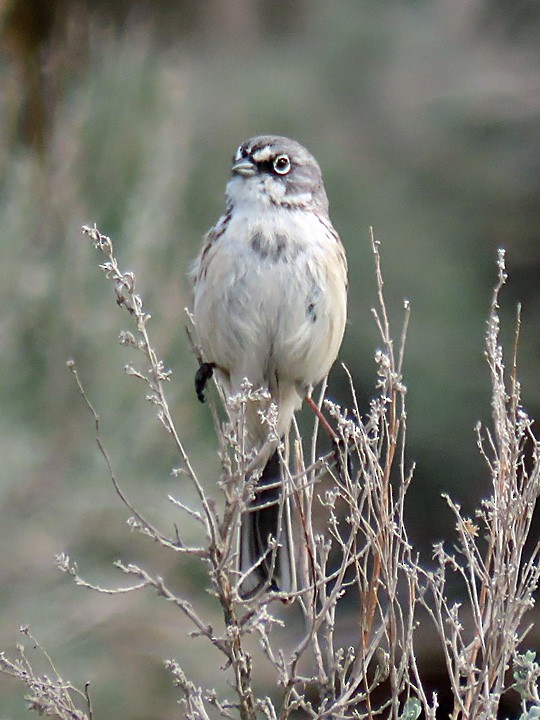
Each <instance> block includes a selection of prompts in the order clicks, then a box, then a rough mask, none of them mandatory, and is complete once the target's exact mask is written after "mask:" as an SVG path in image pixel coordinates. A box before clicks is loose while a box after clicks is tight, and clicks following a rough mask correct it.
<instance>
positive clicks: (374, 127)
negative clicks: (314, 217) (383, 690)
mask: <svg viewBox="0 0 540 720" xmlns="http://www.w3.org/2000/svg"><path fill="white" fill-rule="evenodd" d="M0 23H1V25H0V42H1V48H2V56H1V59H0V78H1V87H0V93H1V94H0V99H1V104H0V114H1V115H0V122H1V127H2V132H1V134H0V173H1V178H0V246H1V253H2V255H1V257H2V262H1V263H0V306H1V308H2V310H1V315H0V368H1V370H0V372H1V376H2V382H1V384H0V402H1V407H2V412H1V414H0V428H1V430H0V453H1V467H2V472H1V476H0V542H1V546H2V548H3V550H2V552H1V553H0V649H6V650H8V651H9V650H11V649H13V648H14V646H15V643H17V642H18V641H19V638H18V635H17V630H18V627H19V626H20V625H22V624H29V625H30V626H31V629H32V631H33V632H34V633H35V634H36V636H37V637H38V638H39V639H40V641H41V642H42V643H43V644H44V645H45V646H46V648H47V649H48V651H49V652H50V653H51V654H52V656H53V657H54V658H55V660H56V662H57V665H58V668H59V670H60V671H61V672H62V673H64V675H65V676H66V677H68V678H69V679H70V680H71V681H72V682H74V683H76V684H78V685H79V686H83V685H84V683H85V682H86V681H90V683H91V694H92V697H93V699H94V712H95V717H96V718H100V720H111V719H112V718H118V717H129V718H131V719H132V720H143V719H145V718H150V717H151V718H155V719H156V720H157V719H159V720H169V719H171V720H172V718H178V717H181V711H180V710H179V708H178V707H176V705H175V702H176V700H177V699H178V694H177V691H176V690H175V689H174V688H172V687H171V680H170V677H169V675H168V673H166V672H165V670H164V669H163V664H162V660H163V658H166V657H176V658H177V659H179V660H180V661H181V663H182V664H183V666H184V669H185V670H186V672H187V674H188V675H189V676H191V677H192V678H193V679H195V681H196V682H197V683H199V684H207V685H210V686H216V687H218V688H222V687H224V685H225V677H222V674H220V673H219V671H218V670H217V667H218V664H219V663H221V658H220V657H218V656H217V654H216V656H215V657H213V656H212V653H213V650H211V649H208V648H207V646H206V645H205V644H204V643H203V641H202V640H200V639H199V640H197V639H195V640H193V639H190V638H188V637H187V632H188V631H189V630H190V629H191V628H190V627H189V626H188V625H187V624H186V623H185V621H184V619H183V618H182V617H180V616H179V614H178V613H177V612H175V611H174V610H173V608H171V607H169V606H167V605H166V604H165V603H164V602H162V601H160V600H159V599H157V598H155V597H153V596H152V595H151V594H150V593H142V594H138V595H137V594H135V595H133V594H132V595H128V596H121V597H105V596H97V595H95V594H92V593H89V592H88V591H85V590H83V589H81V588H77V587H76V586H75V585H74V583H73V582H71V581H70V579H69V578H67V577H66V576H64V575H62V574H61V573H59V571H57V570H56V569H55V567H54V557H55V555H56V554H57V553H59V552H62V551H65V552H67V553H68V554H69V555H70V556H72V557H73V558H74V559H75V560H77V562H78V563H79V567H80V570H81V573H82V574H83V575H84V576H85V577H87V578H88V579H89V580H91V581H92V582H96V583H101V584H103V585H108V586H114V585H116V584H122V582H123V580H124V579H123V578H122V577H120V576H119V574H118V573H117V572H115V571H114V570H113V569H112V567H111V563H112V562H113V561H114V560H116V559H118V558H120V559H122V560H124V561H126V562H129V561H135V562H139V563H141V564H145V566H146V567H148V569H149V570H152V571H154V572H155V573H159V574H162V575H164V576H165V577H166V578H167V579H168V580H169V582H170V583H171V585H172V586H173V587H175V588H177V589H181V590H182V592H183V593H185V595H186V596H187V597H189V598H191V599H193V598H196V597H197V596H198V595H199V597H200V592H201V590H200V589H201V587H202V586H203V583H204V568H203V567H201V566H200V565H199V564H197V563H194V562H193V563H187V564H182V565H181V563H180V562H179V559H178V558H177V557H176V556H174V555H172V554H171V556H168V555H166V554H165V553H164V552H163V551H162V550H160V549H159V548H157V547H156V546H154V545H153V544H151V543H149V542H148V541H147V540H145V539H144V538H142V537H140V536H138V535H137V534H132V533H130V532H129V531H128V529H127V527H126V525H125V520H126V518H127V517H128V515H129V513H128V512H127V511H126V510H125V508H123V507H122V506H121V504H120V502H119V500H118V498H117V497H116V496H115V494H114V492H113V488H112V486H111V483H110V481H109V479H108V475H107V472H106V468H105V466H104V463H103V460H102V458H101V457H100V456H99V453H98V451H97V449H96V446H95V443H94V427H93V421H92V418H91V416H90V414H89V413H88V410H87V409H86V408H85V407H84V404H83V402H82V401H81V398H80V396H79V394H78V392H77V389H76V386H75V383H74V381H73V378H72V376H71V374H70V373H69V371H68V370H67V369H66V360H68V359H69V358H73V359H74V360H75V362H76V364H77V367H78V370H79V373H80V376H81V379H82V381H83V383H84V385H85V388H86V391H87V393H88V396H89V398H90V399H91V401H92V402H93V404H94V406H95V407H96V409H97V411H98V412H99V414H100V416H101V421H102V432H103V436H104V437H105V438H106V444H107V447H108V450H109V452H110V455H111V458H112V461H113V464H114V468H115V471H116V473H117V475H118V478H119V481H120V482H121V484H122V487H123V488H124V490H125V492H126V494H127V495H128V497H129V498H130V499H131V501H132V502H133V504H134V505H135V506H136V507H137V508H139V509H141V510H142V511H143V512H144V514H145V515H146V516H147V517H148V519H149V520H151V521H152V522H155V523H156V525H158V526H159V527H161V528H162V529H164V530H165V531H170V529H171V527H172V524H173V523H174V522H183V521H184V520H183V518H179V517H178V515H177V514H176V513H175V511H174V509H173V508H172V507H171V506H170V504H169V503H168V502H167V495H168V494H169V493H172V494H174V495H177V496H179V497H182V498H183V499H185V496H186V490H185V488H184V487H183V484H182V480H178V479H174V478H172V477H171V474H170V473H171V468H172V467H174V466H175V465H176V464H177V459H176V457H175V455H174V452H173V448H172V445H171V443H170V442H169V438H168V437H167V435H166V433H165V432H164V431H163V430H162V428H161V427H160V426H159V424H158V423H157V422H156V420H155V412H154V409H153V408H152V407H151V406H150V405H149V404H148V403H147V402H146V401H145V400H144V395H145V388H143V387H142V385H141V384H140V383H138V382H137V381H136V380H134V379H132V378H128V377H126V376H125V374H124V372H123V367H124V365H125V364H126V363H128V362H133V363H135V364H136V363H137V362H139V358H138V357H136V356H135V355H134V354H133V351H130V350H129V349H128V348H123V347H121V346H120V345H119V344H118V342H117V337H118V333H119V332H120V331H121V330H123V329H129V318H128V317H127V315H126V314H125V313H122V312H121V311H120V310H119V309H118V308H117V307H116V304H115V302H114V297H113V292H112V288H111V287H110V284H109V283H107V282H106V280H105V278H104V276H103V274H102V273H101V272H100V271H99V269H98V267H97V266H98V263H99V262H101V258H100V257H98V255H97V253H96V251H95V250H93V249H92V248H91V247H90V244H89V242H88V241H87V239H85V238H83V237H82V234H81V231H80V227H81V225H83V224H85V223H89V224H91V223H93V222H96V223H97V225H98V227H99V228H100V230H101V231H102V232H104V233H106V234H108V235H110V236H111V237H112V238H113V240H114V241H115V245H116V250H117V253H118V256H119V259H120V262H121V265H122V267H123V268H126V269H131V270H133V271H135V272H136V274H137V278H138V287H139V290H140V292H141V293H142V295H143V297H144V298H145V301H146V307H147V310H148V312H150V313H151V314H152V316H153V319H152V323H151V326H150V330H151V332H152V337H153V340H154V343H155V346H156V348H157V350H158V353H159V354H160V356H161V357H162V358H163V359H164V361H165V363H166V365H167V366H168V367H170V368H171V369H172V371H173V378H172V383H171V386H170V398H171V404H172V406H173V408H174V411H175V413H176V416H177V418H179V426H180V428H181V432H182V437H183V440H184V442H185V444H186V447H187V449H188V450H189V452H190V453H191V456H192V459H193V462H194V464H195V467H196V468H197V470H198V472H199V473H200V475H201V477H202V478H204V479H205V481H206V482H208V484H209V486H210V485H211V483H212V482H214V480H215V478H216V477H217V474H218V464H217V459H216V458H215V457H214V454H213V451H214V448H215V439H214V436H213V433H212V428H211V423H210V418H209V412H208V408H207V407H203V406H201V405H199V404H198V402H197V400H196V397H195V393H194V391H193V375H194V372H195V369H196V363H195V360H194V358H193V357H192V356H191V355H190V353H189V350H188V347H187V343H186V338H185V333H184V329H183V328H184V325H185V324H186V316H185V313H184V310H183V308H184V307H185V306H187V305H189V304H190V300H191V295H190V282H189V279H188V275H187V274H188V270H189V266H190V263H191V261H192V259H193V258H194V257H195V255H196V253H197V251H198V248H199V244H200V238H201V236H202V234H203V233H204V232H205V230H206V229H207V228H208V227H209V226H210V225H212V224H213V223H214V222H215V220H216V219H217V217H218V215H219V214H220V212H221V210H222V208H223V205H224V187H225V183H226V181H227V179H228V176H229V164H230V158H231V156H232V154H233V152H234V150H235V148H236V147H237V146H238V145H239V143H240V142H241V141H243V140H244V139H246V138H247V137H249V136H251V135H254V134H259V133H272V134H284V135H289V136H291V137H293V138H295V139H297V140H299V141H300V142H301V143H303V144H305V145H306V146H307V147H308V148H309V149H310V150H311V151H312V152H313V154H314V155H315V156H316V157H317V159H318V160H319V162H320V165H321V166H322V168H323V173H324V178H325V184H326V188H327V192H328V195H329V198H330V206H331V216H332V219H333V222H334V225H335V226H336V228H337V229H338V231H339V232H340V234H341V237H342V239H343V242H344V244H345V247H346V251H347V255H348V259H349V268H350V311H349V312H350V323H349V326H348V328H347V333H346V337H345V342H344V344H343V349H342V353H341V360H342V361H343V362H345V363H346V364H347V366H348V367H349V369H350V371H351V373H352V375H353V378H354V381H355V384H356V388H357V392H358V395H359V399H360V403H361V406H362V408H367V406H368V404H369V400H370V398H371V397H372V396H373V394H374V392H375V390H374V388H375V382H376V366H375V363H374V360H373V356H374V353H375V350H376V349H377V347H378V343H379V338H378V336H377V331H376V327H375V323H374V321H373V318H372V315H371V312H370V308H371V307H372V306H374V304H375V303H376V294H375V276H374V270H373V267H374V264H373V258H372V252H371V247H370V240H369V228H370V226H373V227H374V230H375V236H376V238H377V239H378V240H379V241H380V242H381V244H382V257H383V270H384V277H385V291H386V297H387V303H388V308H389V311H390V316H391V320H392V323H393V328H394V330H393V332H394V337H395V338H396V340H397V339H398V338H399V334H400V331H401V322H402V319H403V311H402V305H403V299H404V298H407V299H408V300H409V301H410V303H411V306H412V316H411V322H410V328H409V333H408V343H407V351H406V356H405V358H406V359H405V382H406V384H407V386H408V389H409V391H408V427H409V450H408V458H409V461H410V462H412V461H415V462H416V463H417V471H416V481H415V483H414V484H413V487H412V489H411V491H410V495H409V505H408V509H407V515H408V518H409V521H410V522H409V530H410V536H411V539H412V540H413V541H414V543H415V544H416V546H417V547H418V548H419V549H420V550H421V552H422V553H423V556H424V558H425V561H426V563H429V562H430V559H431V553H430V547H431V543H432V542H434V541H437V540H440V539H443V538H445V537H446V538H449V539H450V538H451V533H452V525H453V523H452V519H451V516H450V512H449V511H448V510H447V509H446V506H445V504H444V502H443V501H442V500H441V498H440V494H441V492H448V493H449V494H450V495H451V496H452V497H453V498H455V499H456V500H457V501H459V502H460V503H461V504H462V506H463V508H464V511H465V513H466V514H470V513H472V512H473V508H474V507H475V505H477V504H478V502H479V499H481V498H482V497H485V496H486V494H487V493H488V490H489V478H488V475H487V472H486V470H485V468H484V466H483V464H482V462H481V460H480V459H479V457H478V453H477V450H476V444H475V436H474V432H473V428H474V425H475V423H476V421H477V420H482V421H485V422H489V420H490V394H489V393H490V387H489V376H488V372H487V367H486V365H485V362H484V357H483V349H484V332H485V328H486V324H485V321H486V317H487V313H488V306H489V300H490V296H491V289H492V287H493V284H494V282H495V278H496V266H495V261H496V251H497V248H499V247H504V248H506V250H507V266H508V270H509V274H510V279H509V282H508V285H507V287H506V289H505V290H504V292H503V294H502V301H503V305H504V306H503V308H502V315H503V319H504V323H503V332H502V336H503V340H505V341H506V344H507V350H508V351H509V352H510V349H511V342H512V336H513V329H514V323H515V316H516V305H517V303H518V302H521V303H523V325H522V331H521V342H520V352H519V356H520V377H521V381H522V386H523V398H524V405H525V407H526V408H527V409H528V410H529V411H530V413H531V414H532V415H533V416H536V417H539V416H540V379H539V373H538V368H539V360H540V332H539V331H540V202H539V201H538V196H539V191H540V5H539V4H538V3H537V2H536V1H535V0H457V1H455V2H452V3H450V2H445V1H444V0H409V1H407V2H405V1H404V2H399V1H397V0H362V1H361V2H359V1H358V0H341V2H339V3H329V2H326V1H325V0H296V1H295V0H273V1H272V2H268V1H267V0H199V1H197V0H147V1H144V0H141V1H135V0H134V1H131V2H129V1H127V0H109V1H108V2H106V1H105V0H103V1H101V2H100V1H99V0H94V1H92V0H11V1H10V0H4V2H2V3H1V4H0ZM331 396H332V397H333V398H334V399H336V400H337V401H339V402H341V403H343V404H345V405H347V404H350V397H349V393H348V389H347V381H346V378H345V375H344V373H343V371H341V370H340V368H339V366H338V367H336V368H335V369H334V371H333V374H332V378H331ZM181 529H182V531H183V532H184V533H185V536H187V539H189V538H190V537H193V538H196V535H195V529H194V528H191V527H187V526H186V527H184V526H183V527H182V528H181ZM179 565H181V567H179ZM202 598H203V599H202V601H200V600H199V603H200V605H199V607H201V612H202V613H203V614H205V613H206V617H207V618H210V619H211V618H213V617H215V615H214V614H215V612H216V610H215V605H214V603H213V600H212V598H211V597H210V596H208V595H205V594H203V595H202ZM538 641H539V633H538V632H537V633H536V634H535V635H533V636H531V637H530V639H529V643H528V644H529V646H532V647H533V648H534V647H535V646H536V647H538ZM420 654H421V657H420V661H421V664H422V662H423V663H424V666H425V667H426V674H427V673H428V670H429V673H431V674H432V675H433V678H432V679H431V680H432V682H433V686H434V687H437V688H438V689H439V690H440V693H441V697H443V698H444V687H443V680H442V679H438V678H437V677H436V672H437V671H436V669H435V668H436V667H437V659H436V657H437V654H438V650H437V647H436V644H435V643H433V642H431V641H429V642H426V643H425V645H424V646H423V647H422V648H421V649H420ZM38 664H39V663H38ZM431 680H430V682H431ZM261 682H262V679H261ZM268 682H269V683H270V684H271V683H272V678H271V677H269V678H268ZM22 695H23V692H22V688H21V687H20V686H19V685H18V684H17V683H16V682H15V681H12V680H10V679H6V678H5V677H2V676H0V716H1V717H5V718H8V717H20V718H23V717H27V716H28V717H30V714H29V713H28V711H26V710H25V709H24V702H23V700H22ZM443 716H444V715H441V717H443Z"/></svg>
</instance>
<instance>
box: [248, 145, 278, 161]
mask: <svg viewBox="0 0 540 720" xmlns="http://www.w3.org/2000/svg"><path fill="white" fill-rule="evenodd" d="M274 154H275V150H274V149H273V148H271V147H270V146H269V145H266V146H265V147H263V148H260V149H258V150H255V151H254V152H253V153H252V157H253V159H254V160H255V162H266V161H267V160H270V158H272V157H273V156H274Z"/></svg>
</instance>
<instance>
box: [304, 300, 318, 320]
mask: <svg viewBox="0 0 540 720" xmlns="http://www.w3.org/2000/svg"><path fill="white" fill-rule="evenodd" d="M306 315H307V317H308V318H309V319H310V320H311V322H312V323H315V322H317V313H316V311H315V303H313V302H310V303H309V304H308V306H307V308H306Z"/></svg>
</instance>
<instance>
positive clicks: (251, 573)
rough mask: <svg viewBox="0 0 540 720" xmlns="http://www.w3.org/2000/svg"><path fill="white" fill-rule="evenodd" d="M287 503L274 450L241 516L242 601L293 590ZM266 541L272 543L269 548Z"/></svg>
mask: <svg viewBox="0 0 540 720" xmlns="http://www.w3.org/2000/svg"><path fill="white" fill-rule="evenodd" d="M290 534H291V533H290V518H289V503H288V501H287V499H286V498H285V497H284V495H283V492H282V479H281V462H280V458H279V454H278V452H277V450H276V451H275V452H274V454H273V455H272V456H271V457H270V459H269V460H268V462H267V463H266V465H265V468H264V470H263V472H262V474H261V477H260V478H259V480H258V482H257V486H256V488H255V499H254V500H253V501H252V502H251V504H250V505H249V506H248V508H247V510H246V511H245V512H244V515H243V517H242V523H241V528H240V561H239V569H240V572H241V573H242V574H244V575H245V578H244V580H243V582H242V585H241V587H240V592H241V595H242V597H243V598H244V599H248V598H250V597H253V596H254V595H256V594H257V593H259V592H260V591H261V590H267V591H269V590H274V591H276V592H283V593H289V592H292V591H293V567H292V541H291V537H290ZM270 538H273V539H274V540H276V547H275V549H271V543H270Z"/></svg>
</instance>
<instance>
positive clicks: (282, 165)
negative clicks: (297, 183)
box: [273, 155, 291, 175]
mask: <svg viewBox="0 0 540 720" xmlns="http://www.w3.org/2000/svg"><path fill="white" fill-rule="evenodd" d="M273 167H274V170H275V172H277V174H278V175H286V174H287V173H289V172H290V171H291V159H290V157H289V156H288V155H278V156H277V158H276V159H275V160H274V163H273Z"/></svg>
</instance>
